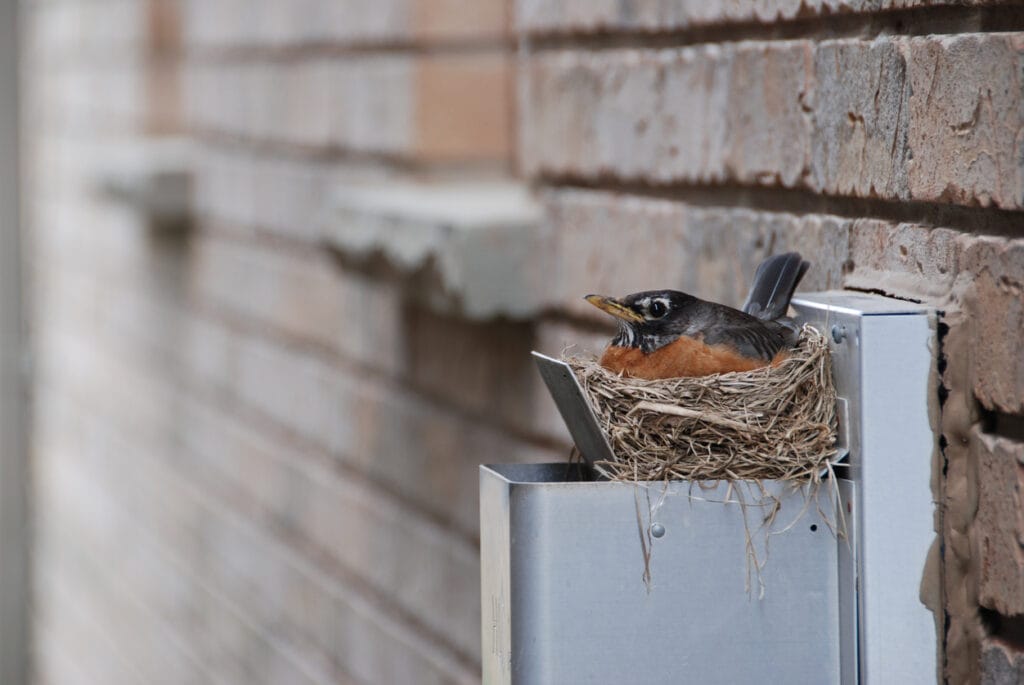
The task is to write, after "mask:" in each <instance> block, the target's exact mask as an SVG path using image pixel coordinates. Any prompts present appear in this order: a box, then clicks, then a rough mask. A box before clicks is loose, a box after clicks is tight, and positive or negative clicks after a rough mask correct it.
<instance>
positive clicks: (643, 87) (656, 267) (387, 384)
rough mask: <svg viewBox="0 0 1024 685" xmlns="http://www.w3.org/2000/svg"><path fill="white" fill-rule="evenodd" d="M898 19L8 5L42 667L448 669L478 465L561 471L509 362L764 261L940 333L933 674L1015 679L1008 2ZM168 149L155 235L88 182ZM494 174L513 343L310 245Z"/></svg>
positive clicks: (1021, 547)
mask: <svg viewBox="0 0 1024 685" xmlns="http://www.w3.org/2000/svg"><path fill="white" fill-rule="evenodd" d="M927 4H928V5H929V6H928V7H925V6H924V3H915V2H911V3H904V2H901V3H895V4H893V5H892V6H890V4H889V3H882V6H881V7H880V6H879V4H878V3H851V4H842V5H838V4H835V3H828V2H826V3H817V2H815V3H792V2H784V1H783V0H778V1H774V0H769V1H768V2H765V1H764V0H759V1H758V2H732V3H719V2H705V3H691V2H686V1H684V0H661V1H659V2H644V3H639V2H604V1H603V0H602V1H600V2H595V1H589V0H548V1H544V2H541V1H536V2H535V1H534V0H519V2H518V5H517V6H516V7H512V6H509V5H507V3H506V2H504V1H503V0H476V1H475V2H456V1H455V0H380V1H375V0H292V1H290V2H286V1H284V0H275V1H271V0H33V1H28V2H25V10H26V26H27V29H28V33H27V35H26V44H25V51H26V76H27V78H26V87H27V89H28V93H27V95H28V98H29V106H28V109H27V111H26V114H27V116H26V120H27V122H28V134H29V135H28V142H27V149H26V153H27V157H28V168H27V171H28V175H29V182H30V186H29V188H30V193H29V196H28V207H27V209H28V215H29V220H30V225H31V241H32V246H31V248H32V249H31V253H30V262H31V264H30V266H31V270H32V278H33V283H32V285H33V293H34V294H33V298H34V299H33V311H34V316H33V322H32V323H33V336H34V340H35V350H36V353H35V358H36V378H37V384H36V390H35V400H36V401H35V408H34V409H35V496H36V536H37V546H36V563H37V567H36V568H37V578H36V592H35V600H34V603H35V609H34V613H35V631H34V638H35V656H36V671H37V676H38V678H37V679H38V680H39V681H40V682H51V683H74V682H97V683H121V682H125V683H127V682H154V683H159V682H169V683H170V682H173V683H192V682H205V681H214V680H215V681H226V682H246V683H250V682H268V683H281V682H345V683H348V682H352V683H447V682H474V681H476V680H477V679H478V663H479V650H480V645H479V632H480V629H479V607H478V603H479V596H478V590H477V587H478V578H477V573H478V569H477V552H476V544H477V521H476V517H477V513H476V496H477V492H476V479H477V474H476V464H478V463H480V462H490V461H513V460H560V459H563V458H564V456H565V454H566V438H565V435H564V432H563V429H562V428H561V426H560V422H559V420H558V418H557V416H555V415H554V414H553V410H552V408H551V406H550V405H549V404H548V402H547V400H546V398H545V397H544V393H543V392H542V390H541V389H540V388H539V387H538V383H537V379H536V377H535V373H534V371H533V369H532V365H531V364H530V362H529V360H528V355H527V353H528V351H529V350H530V349H531V348H538V349H543V350H546V351H548V352H558V351H559V350H560V349H561V347H562V346H563V344H565V343H570V342H577V343H582V344H583V346H585V347H589V348H591V349H593V348H594V347H596V346H597V345H599V344H600V341H601V340H602V339H603V338H604V336H605V329H604V328H601V326H602V325H603V323H604V322H601V321H600V319H598V318H597V317H595V315H594V314H592V313H591V308H589V307H588V306H587V305H585V304H584V303H582V301H581V300H580V295H582V294H584V293H587V292H595V291H596V292H603V291H609V292H617V293H624V292H629V291H631V290H635V289H640V288H646V287H668V286H673V287H682V288H684V289H687V290H689V291H691V292H693V293H695V294H697V295H701V296H704V297H709V298H712V299H718V300H721V301H725V302H731V303H737V302H739V301H740V300H741V299H742V296H743V293H744V291H745V288H746V286H747V282H748V279H749V276H750V274H751V273H752V272H753V268H754V267H755V265H756V263H757V262H758V261H759V260H760V259H761V258H762V257H763V256H765V255H767V254H770V253H772V252H777V251H780V250H783V249H787V248H796V249H799V250H800V251H802V252H803V253H804V254H805V255H806V256H807V257H809V258H810V259H812V260H813V262H814V268H813V270H812V271H811V272H810V273H809V274H808V277H807V280H806V282H805V289H808V290H810V289H823V288H829V287H832V288H838V287H849V288H856V289H860V290H867V291H872V292H882V293H885V294H889V295H893V296H895V297H901V298H907V299H913V300H918V301H925V302H928V303H930V304H933V305H935V306H936V307H938V308H939V309H940V310H941V312H942V316H941V319H942V324H941V325H940V329H939V333H940V336H941V339H940V342H939V345H938V354H939V356H940V364H939V366H940V371H941V385H940V384H939V383H938V382H937V387H936V388H935V399H936V404H937V406H938V405H939V404H940V403H941V407H940V409H941V417H940V419H939V426H937V428H939V429H940V430H941V433H942V438H941V440H940V445H941V452H940V454H939V466H938V468H937V474H936V492H937V497H938V498H939V500H940V502H941V507H940V515H939V516H938V517H937V528H938V530H939V531H940V536H941V539H942V543H943V544H942V545H941V547H937V554H938V555H939V557H941V559H940V560H941V563H940V564H938V565H937V566H938V569H937V570H935V571H934V573H933V574H931V575H930V576H929V577H928V578H927V580H928V581H929V582H928V583H926V584H925V585H926V592H925V594H926V595H927V598H928V601H929V602H931V603H932V604H933V606H936V607H937V608H938V611H939V614H940V616H939V621H938V623H939V631H938V633H939V637H938V639H937V648H938V649H940V650H942V654H943V657H944V658H943V662H944V669H945V675H946V676H947V677H948V679H949V682H953V683H961V682H977V681H979V680H985V681H986V682H1014V680H1013V679H1014V678H1021V677H1024V627H1022V619H1021V618H1020V615H1021V614H1022V613H1024V503H1022V497H1024V495H1022V494H1021V487H1022V485H1024V428H1022V426H1024V355H1022V354H1021V352H1020V343H1021V341H1022V334H1024V304H1022V293H1021V289H1022V287H1024V286H1022V284H1024V239H1022V237H1021V236H1022V235H1024V228H1022V227H1024V211H1022V210H1024V144H1022V140H1024V133H1022V130H1024V88H1022V85H1021V79H1022V78H1024V69H1022V67H1024V14H1022V11H1021V8H1020V6H1013V5H994V6H991V7H975V6H971V5H959V4H958V5H955V6H954V5H950V6H944V5H942V4H940V3H927ZM872 12H873V13H872ZM165 134H178V135H183V136H185V137H187V138H188V139H190V140H191V141H193V142H194V143H195V144H196V154H195V158H194V198H193V199H194V202H193V211H194V215H195V216H194V222H193V223H194V225H193V228H192V230H191V232H189V233H188V234H187V235H175V234H173V233H169V232H167V231H154V230H152V228H153V227H152V226H150V225H149V222H148V221H147V219H146V217H145V216H144V215H143V214H141V213H140V212H139V210H138V209H137V208H133V207H131V206H127V205H125V204H123V203H121V202H118V201H115V200H113V199H110V198H109V197H106V196H104V195H103V194H101V193H98V192H97V186H98V185H99V184H100V182H101V180H102V176H103V174H104V173H105V172H104V169H105V168H106V167H107V165H108V164H109V162H110V158H111V156H112V154H111V152H112V151H113V150H118V149H120V148H122V147H124V146H129V147H130V146H132V145H133V144H134V143H135V142H136V141H137V140H138V139H139V138H140V137H143V136H150V137H151V136H155V135H165ZM510 174H519V175H520V176H521V177H523V178H525V179H526V180H527V181H528V182H530V183H531V184H532V185H533V186H535V187H536V189H537V191H538V197H539V198H540V201H541V202H542V204H543V206H544V209H545V212H546V219H545V223H544V226H543V227H542V234H543V236H544V237H545V241H546V246H547V249H546V253H545V255H544V259H546V260H548V263H549V264H551V271H550V274H549V275H548V278H547V281H548V282H547V283H546V284H545V285H546V287H547V290H548V293H549V298H550V307H549V308H547V309H546V310H545V311H544V312H542V313H541V314H540V315H538V317H537V318H535V319H533V320H530V321H520V322H510V321H473V320H468V319H465V318H463V317H461V316H459V315H458V314H457V313H446V314H440V313H437V311H436V310H435V309H434V308H432V307H430V306H427V305H426V304H424V300H423V299H422V298H419V297H416V296H415V295H416V293H415V292H413V291H414V290H415V289H416V287H417V286H416V285H410V283H409V282H408V281H407V280H406V279H404V278H402V277H401V276H400V274H398V273H396V271H395V270H394V269H392V268H389V267H388V266H387V265H382V264H379V263H375V262H372V261H371V262H369V263H358V264H356V263H352V262H351V261H350V260H348V259H345V258H343V257H339V255H338V254H337V253H336V252H335V251H334V250H332V249H328V248H326V247H325V245H324V243H323V240H322V237H321V236H322V233H321V230H320V228H319V223H320V222H321V221H322V215H323V212H324V207H325V203H327V202H328V199H329V196H330V192H331V189H332V188H336V187H339V186H344V185H346V184H351V183H356V182H365V181H377V182H379V183H381V184H384V185H387V184H388V183H389V182H391V181H403V182H408V181H415V182H424V181H439V180H450V179H466V178H472V179H481V178H493V179H501V178H505V177H507V176H509V175H510Z"/></svg>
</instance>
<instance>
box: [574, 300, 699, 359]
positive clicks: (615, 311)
mask: <svg viewBox="0 0 1024 685" xmlns="http://www.w3.org/2000/svg"><path fill="white" fill-rule="evenodd" d="M584 299H586V301H587V302H589V303H590V304H592V305H594V306H595V307H597V308H598V309H600V310H601V311H603V312H606V313H608V314H611V315H612V316H614V317H615V318H616V319H617V320H618V322H619V334H618V335H617V336H616V337H615V339H613V340H612V344H613V345H620V346H624V347H640V348H644V349H657V348H658V347H660V346H661V345H664V344H666V343H668V342H671V341H672V340H674V339H675V338H677V337H679V335H680V334H681V333H682V332H683V329H684V328H685V325H686V321H687V317H686V310H687V305H688V304H690V303H692V302H694V301H695V298H694V297H692V296H690V295H687V294H686V293H681V292H679V291H678V290H645V291H644V292H641V293H633V294H632V295H626V296H625V297H622V298H614V297H605V296H603V295H587V296H586V298H584Z"/></svg>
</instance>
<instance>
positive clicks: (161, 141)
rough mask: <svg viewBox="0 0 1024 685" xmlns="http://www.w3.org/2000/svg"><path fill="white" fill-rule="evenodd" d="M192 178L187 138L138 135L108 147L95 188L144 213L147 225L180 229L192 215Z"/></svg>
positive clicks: (183, 227)
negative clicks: (119, 145)
mask: <svg viewBox="0 0 1024 685" xmlns="http://www.w3.org/2000/svg"><path fill="white" fill-rule="evenodd" d="M192 178H193V155H192V146H191V143H190V142H189V141H188V140H186V139H183V138H153V139H141V140H138V141H134V142H132V143H131V144H128V145H124V146H122V147H118V148H114V149H113V150H111V151H110V154H109V155H108V156H107V157H106V159H105V160H104V162H103V164H102V166H101V167H100V168H99V169H98V172H97V188H98V190H99V192H100V193H101V194H103V195H104V196H106V197H108V198H110V199H112V200H115V201H118V202H122V203H124V204H126V205H128V206H129V207H132V208H133V209H135V210H137V211H138V212H140V213H142V214H143V215H145V216H146V217H147V219H148V221H149V222H150V225H153V226H157V227H160V228H164V229H168V230H171V229H175V230H184V229H187V228H188V227H189V226H190V224H191V219H192Z"/></svg>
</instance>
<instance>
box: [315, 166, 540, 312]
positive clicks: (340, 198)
mask: <svg viewBox="0 0 1024 685" xmlns="http://www.w3.org/2000/svg"><path fill="white" fill-rule="evenodd" d="M543 226H544V224H543V221H542V212H541V208H540V206H539V204H538V203H537V202H536V201H535V200H534V199H533V197H532V196H531V194H530V192H529V191H528V189H527V188H526V186H525V185H523V184H521V183H515V182H512V181H495V182H455V183H453V182H447V183H410V182H385V183H378V184H374V185H356V186H352V185H348V186H345V187H343V188H339V189H338V190H337V191H336V192H335V193H334V194H333V196H332V197H331V200H330V211H329V213H328V219H327V221H326V222H325V224H324V227H323V231H324V236H323V237H324V239H325V240H326V241H327V242H328V244H329V245H330V246H331V247H332V248H333V249H335V250H337V251H338V252H339V253H341V254H342V255H343V256H344V257H346V258H348V259H353V260H369V259H371V258H374V257H383V258H384V259H385V260H387V262H388V263H390V264H391V265H392V266H393V267H395V268H396V269H398V270H399V271H400V272H401V273H402V274H403V275H404V276H407V277H412V276H415V275H418V274H421V273H423V272H425V271H427V270H433V273H434V274H435V275H436V276H437V278H436V279H428V282H431V283H439V284H440V286H439V288H438V289H439V290H440V292H433V293H430V292H428V293H420V294H421V295H423V296H425V298H426V299H427V301H428V302H429V303H431V304H432V305H433V306H435V307H436V308H439V309H442V310H453V311H455V312H456V313H458V314H460V315H462V316H466V317H468V318H471V319H489V318H493V317H497V316H505V317H509V318H514V319H526V318H531V317H533V316H536V315H537V314H538V313H539V312H540V310H541V309H543V307H544V306H545V297H544V295H545V292H544V290H545V289H544V283H545V280H546V279H547V277H548V274H549V273H550V272H549V270H548V266H549V264H548V262H549V261H550V257H549V255H548V254H547V253H548V250H547V249H546V241H545V239H544V235H543V232H544V228H543Z"/></svg>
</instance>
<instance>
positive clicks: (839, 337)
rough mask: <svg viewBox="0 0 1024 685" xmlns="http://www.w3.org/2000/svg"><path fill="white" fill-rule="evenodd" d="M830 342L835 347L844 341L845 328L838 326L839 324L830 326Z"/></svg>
mask: <svg viewBox="0 0 1024 685" xmlns="http://www.w3.org/2000/svg"><path fill="white" fill-rule="evenodd" d="M832 340H834V341H835V342H836V344H837V345H838V344H839V343H841V342H843V341H844V340H846V326H840V325H839V324H835V325H834V326H832Z"/></svg>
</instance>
